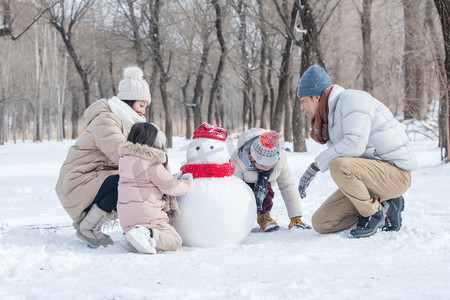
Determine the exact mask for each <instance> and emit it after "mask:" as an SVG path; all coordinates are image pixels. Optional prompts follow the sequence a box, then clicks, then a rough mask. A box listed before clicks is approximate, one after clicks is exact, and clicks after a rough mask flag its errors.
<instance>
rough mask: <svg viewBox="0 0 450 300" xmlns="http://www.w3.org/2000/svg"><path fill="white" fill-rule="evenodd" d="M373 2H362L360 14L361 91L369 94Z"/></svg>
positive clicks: (371, 81) (370, 83) (364, 0)
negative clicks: (361, 44) (361, 51)
mask: <svg viewBox="0 0 450 300" xmlns="http://www.w3.org/2000/svg"><path fill="white" fill-rule="evenodd" d="M372 1H373V0H363V8H362V12H361V33H362V43H363V61H362V74H363V90H364V91H366V92H368V93H369V94H373V79H372V68H373V54H372V42H371V39H370V37H371V33H372V25H371V21H370V14H371V9H372Z"/></svg>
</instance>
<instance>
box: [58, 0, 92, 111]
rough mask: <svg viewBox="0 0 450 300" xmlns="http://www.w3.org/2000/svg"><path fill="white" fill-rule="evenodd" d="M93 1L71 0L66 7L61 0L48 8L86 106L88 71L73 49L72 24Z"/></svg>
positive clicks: (88, 88) (81, 17) (76, 21)
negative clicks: (80, 84) (74, 70)
mask: <svg viewBox="0 0 450 300" xmlns="http://www.w3.org/2000/svg"><path fill="white" fill-rule="evenodd" d="M94 2H95V1H94V0H80V1H73V2H72V3H71V5H70V7H68V6H67V5H68V4H67V3H66V1H64V0H61V1H60V3H59V5H58V6H56V7H54V8H52V9H50V10H49V17H50V22H51V24H52V25H53V27H54V28H55V29H56V30H57V31H58V32H59V33H60V36H61V38H62V40H63V42H64V45H65V46H66V50H67V52H68V53H69V56H70V58H71V59H72V62H73V63H74V65H75V69H76V70H77V72H78V75H79V76H80V79H81V82H82V85H83V95H84V105H85V107H86V108H87V107H88V106H89V105H90V100H89V95H90V86H89V80H88V75H89V71H88V70H87V68H86V66H83V64H82V62H81V56H80V55H79V54H78V53H77V51H76V50H75V45H74V39H73V29H74V26H75V25H76V24H77V23H79V22H80V21H81V20H82V19H83V17H84V15H85V14H86V12H87V11H88V10H89V8H90V7H91V6H92V5H93V4H94Z"/></svg>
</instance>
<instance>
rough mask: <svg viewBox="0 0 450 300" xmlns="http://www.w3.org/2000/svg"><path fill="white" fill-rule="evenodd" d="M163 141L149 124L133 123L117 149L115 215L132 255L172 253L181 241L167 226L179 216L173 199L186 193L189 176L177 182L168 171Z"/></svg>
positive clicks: (172, 229) (126, 247) (156, 129)
mask: <svg viewBox="0 0 450 300" xmlns="http://www.w3.org/2000/svg"><path fill="white" fill-rule="evenodd" d="M165 144H166V137H165V135H164V133H163V132H162V131H161V130H159V128H158V127H157V126H156V125H154V124H152V123H136V124H134V125H133V126H132V127H131V130H130V133H129V135H128V138H127V142H125V143H124V144H122V145H121V146H120V147H119V154H120V156H121V157H120V159H119V176H120V178H119V187H118V192H119V195H118V202H117V213H118V216H119V222H120V226H121V227H122V229H123V231H124V235H125V239H124V240H123V241H121V245H122V246H123V247H124V248H125V249H127V250H128V251H131V252H139V253H146V254H154V253H156V249H160V250H169V251H175V250H177V249H179V248H180V247H181V243H182V240H181V237H180V235H179V234H178V233H177V232H176V230H175V228H173V227H172V226H171V225H170V224H169V220H170V219H174V218H177V217H178V216H179V215H180V214H181V212H180V210H179V209H178V204H177V202H176V200H175V196H182V195H184V194H186V193H187V192H188V191H189V188H190V185H191V183H192V174H190V173H187V174H183V176H182V177H181V179H180V180H178V179H176V178H174V177H173V175H172V174H171V173H170V172H169V170H168V157H167V155H166V152H165Z"/></svg>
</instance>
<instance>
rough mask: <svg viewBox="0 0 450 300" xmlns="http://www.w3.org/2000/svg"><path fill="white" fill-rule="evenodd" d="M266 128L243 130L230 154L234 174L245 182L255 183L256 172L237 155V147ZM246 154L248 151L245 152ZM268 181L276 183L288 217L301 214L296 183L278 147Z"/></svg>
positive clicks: (282, 152)
mask: <svg viewBox="0 0 450 300" xmlns="http://www.w3.org/2000/svg"><path fill="white" fill-rule="evenodd" d="M265 131H266V130H264V129H262V128H252V129H250V130H247V131H245V132H244V133H242V134H241V135H240V136H239V139H238V143H237V146H236V150H235V151H234V152H233V154H232V155H231V160H232V162H233V164H234V165H235V167H236V169H235V171H234V175H235V176H237V177H239V178H241V179H242V180H244V181H245V182H248V183H255V182H256V181H257V180H258V172H256V171H249V170H248V168H247V165H246V163H245V162H244V161H242V159H241V158H240V157H239V154H238V153H239V149H240V148H242V147H243V146H244V145H245V144H246V143H247V142H249V141H250V140H252V139H254V138H256V137H258V136H260V135H261V134H262V133H264V132H265ZM246 155H248V152H247V153H246ZM269 182H270V184H271V185H272V186H275V185H276V184H278V187H279V189H280V192H281V196H282V197H283V200H284V203H285V205H286V209H287V212H288V215H289V218H292V217H298V216H300V217H301V216H302V208H301V205H300V196H299V194H298V189H297V185H296V184H295V182H294V179H293V178H292V175H291V170H290V169H289V166H288V164H287V158H286V152H285V151H284V149H282V148H280V159H279V160H278V162H277V163H276V164H275V167H274V170H273V172H272V174H271V175H270V178H269Z"/></svg>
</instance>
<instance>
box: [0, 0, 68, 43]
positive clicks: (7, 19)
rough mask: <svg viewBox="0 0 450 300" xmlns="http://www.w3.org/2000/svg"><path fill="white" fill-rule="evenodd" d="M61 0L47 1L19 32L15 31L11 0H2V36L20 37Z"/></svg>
mask: <svg viewBox="0 0 450 300" xmlns="http://www.w3.org/2000/svg"><path fill="white" fill-rule="evenodd" d="M60 1H61V0H56V1H52V2H49V3H45V5H44V6H43V7H42V8H41V9H40V10H39V11H38V12H37V13H36V14H35V16H33V20H31V21H30V23H29V24H27V25H26V26H25V28H23V29H22V31H21V32H20V33H18V34H14V33H13V22H14V17H13V15H12V11H11V0H1V2H0V6H1V8H2V10H3V25H2V26H0V37H2V36H8V37H10V38H11V39H12V40H17V39H19V38H20V37H21V36H22V35H23V34H24V33H25V32H27V31H28V29H30V28H31V27H32V26H33V25H34V24H35V23H36V22H37V21H39V19H40V18H41V17H42V16H43V15H44V14H45V13H46V12H47V11H48V10H50V9H51V8H52V7H53V6H55V5H56V4H58V3H59V2H60Z"/></svg>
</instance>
